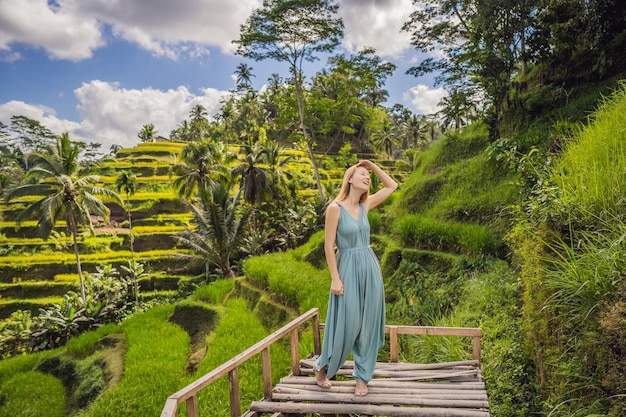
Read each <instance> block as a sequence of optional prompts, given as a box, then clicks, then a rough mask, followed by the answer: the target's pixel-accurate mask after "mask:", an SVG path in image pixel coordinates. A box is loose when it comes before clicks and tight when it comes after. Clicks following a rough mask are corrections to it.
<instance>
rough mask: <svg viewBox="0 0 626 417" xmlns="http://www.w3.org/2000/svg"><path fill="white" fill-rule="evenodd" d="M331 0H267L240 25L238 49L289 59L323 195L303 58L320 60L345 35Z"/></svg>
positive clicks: (303, 127) (304, 132)
mask: <svg viewBox="0 0 626 417" xmlns="http://www.w3.org/2000/svg"><path fill="white" fill-rule="evenodd" d="M338 7H339V6H338V5H337V4H336V3H335V2H334V1H332V0H264V1H263V6H262V7H261V8H259V9H255V10H254V11H253V12H252V15H251V16H250V17H249V18H248V19H247V21H246V23H245V24H244V25H242V26H241V31H240V36H239V40H236V41H234V43H236V44H237V45H238V47H237V53H238V54H239V55H242V56H244V57H247V58H252V59H254V60H255V61H260V60H265V59H273V60H276V61H279V62H286V63H287V64H288V65H289V71H290V72H291V75H292V79H291V82H292V83H293V86H294V88H295V94H296V100H297V105H298V114H299V116H300V123H299V129H300V130H301V131H302V135H303V137H304V141H305V142H306V145H307V148H308V151H309V154H310V156H311V161H312V163H313V170H314V173H315V180H316V182H317V188H318V191H319V193H320V196H323V195H324V189H323V187H322V183H321V181H320V177H319V170H318V166H317V162H316V160H315V154H314V153H313V147H314V142H313V140H312V138H311V136H310V135H309V132H307V127H306V125H305V119H306V117H305V115H306V112H305V108H306V106H305V95H304V73H303V72H302V64H303V62H304V61H307V62H313V61H315V60H318V59H319V57H318V56H317V55H316V54H320V53H330V52H332V51H333V50H334V49H335V48H336V47H337V45H338V44H339V42H340V40H341V38H342V37H343V20H342V19H341V18H339V17H337V16H336V13H337V9H338Z"/></svg>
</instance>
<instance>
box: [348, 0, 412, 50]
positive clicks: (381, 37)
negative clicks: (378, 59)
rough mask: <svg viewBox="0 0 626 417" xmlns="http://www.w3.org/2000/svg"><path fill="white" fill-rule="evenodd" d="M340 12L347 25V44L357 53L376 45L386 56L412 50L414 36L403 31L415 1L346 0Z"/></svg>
mask: <svg viewBox="0 0 626 417" xmlns="http://www.w3.org/2000/svg"><path fill="white" fill-rule="evenodd" d="M339 4H340V6H339V14H340V15H341V16H342V18H343V21H344V25H345V35H344V41H343V45H344V47H345V48H346V49H347V50H348V51H349V52H350V53H354V52H356V51H357V50H359V49H361V48H363V47H364V46H368V47H373V48H374V49H376V53H377V55H379V56H383V57H399V56H401V55H402V54H404V53H405V52H407V51H408V50H411V49H412V46H411V35H410V34H409V33H407V32H401V31H400V29H401V28H402V25H403V24H404V22H406V21H407V20H408V19H409V15H410V14H411V12H412V11H413V9H414V7H413V2H412V0H344V1H341V2H340V3H339Z"/></svg>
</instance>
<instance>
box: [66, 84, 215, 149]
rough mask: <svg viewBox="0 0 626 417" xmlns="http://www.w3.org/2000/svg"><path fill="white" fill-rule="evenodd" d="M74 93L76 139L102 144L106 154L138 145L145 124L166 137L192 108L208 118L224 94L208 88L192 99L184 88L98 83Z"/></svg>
mask: <svg viewBox="0 0 626 417" xmlns="http://www.w3.org/2000/svg"><path fill="white" fill-rule="evenodd" d="M74 93H75V94H76V98H77V99H78V101H79V105H78V107H77V108H78V112H79V114H80V116H81V119H82V122H81V125H80V129H78V130H77V133H78V135H79V136H81V137H89V138H90V139H89V140H88V141H89V142H99V143H102V145H103V146H102V149H103V150H105V151H106V150H108V148H109V147H110V146H111V145H113V144H117V145H121V146H123V147H129V146H133V145H135V144H137V143H138V142H139V138H138V137H137V132H139V130H141V127H142V126H143V125H144V124H147V123H152V124H154V126H155V130H156V131H157V134H158V135H160V136H165V137H169V134H170V132H171V131H172V130H173V129H174V128H176V126H178V124H179V123H180V122H181V121H182V120H184V119H186V118H188V116H189V112H190V111H191V108H192V107H193V106H195V105H196V104H201V105H203V106H204V107H205V108H206V109H207V113H208V114H214V113H215V112H216V111H217V110H218V109H219V107H220V99H221V98H222V97H223V95H224V94H226V92H223V91H219V90H216V89H213V88H207V89H204V90H203V91H202V92H201V93H202V95H195V94H193V93H191V92H190V91H189V90H188V89H187V87H184V86H179V87H178V88H176V89H175V90H173V89H170V90H167V91H161V90H155V89H152V88H146V89H142V90H137V89H125V88H121V87H120V86H119V85H118V84H117V83H107V82H103V81H97V80H96V81H91V82H89V83H84V84H83V85H82V86H81V87H79V88H78V89H76V90H75V91H74Z"/></svg>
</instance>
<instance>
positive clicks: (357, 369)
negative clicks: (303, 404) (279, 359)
mask: <svg viewBox="0 0 626 417" xmlns="http://www.w3.org/2000/svg"><path fill="white" fill-rule="evenodd" d="M337 204H339V206H340V207H341V209H340V214H339V223H338V225H337V236H336V245H337V249H338V251H337V268H338V270H339V277H340V278H341V281H342V282H343V288H344V290H343V291H344V293H343V295H334V294H332V293H331V294H330V298H329V300H328V312H327V314H326V328H325V330H324V343H323V344H322V353H321V354H320V356H319V357H318V358H317V360H316V361H315V369H317V370H318V371H319V370H322V369H323V368H324V367H328V368H327V369H326V374H327V375H328V377H329V378H332V377H333V376H334V375H335V374H336V373H337V371H338V370H339V368H340V367H341V365H343V363H344V362H345V361H346V359H347V357H348V354H349V353H350V351H352V356H353V358H354V372H353V376H354V377H355V378H356V379H357V380H359V381H362V382H365V383H368V382H369V381H370V379H371V378H372V375H373V374H374V367H375V366H376V357H377V355H378V350H379V349H380V348H381V347H382V346H383V344H384V342H385V297H384V288H383V280H382V274H381V270H380V265H379V263H378V259H377V258H376V255H375V254H374V251H373V250H372V247H371V246H370V244H369V243H370V224H369V220H368V218H367V211H366V210H365V208H364V207H363V205H362V204H361V205H359V217H358V219H355V218H354V217H352V215H350V213H349V212H348V211H347V210H346V209H345V207H343V206H342V205H341V204H340V203H337Z"/></svg>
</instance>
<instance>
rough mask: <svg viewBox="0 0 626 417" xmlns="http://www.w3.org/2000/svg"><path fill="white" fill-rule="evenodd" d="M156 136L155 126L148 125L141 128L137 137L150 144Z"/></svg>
mask: <svg viewBox="0 0 626 417" xmlns="http://www.w3.org/2000/svg"><path fill="white" fill-rule="evenodd" d="M156 134H157V131H156V130H154V125H153V124H152V123H148V124H145V125H143V126H142V127H141V130H140V131H139V133H137V137H138V138H139V139H141V141H142V142H150V141H152V139H154V138H155V136H156Z"/></svg>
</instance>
